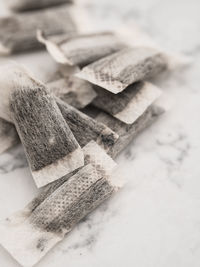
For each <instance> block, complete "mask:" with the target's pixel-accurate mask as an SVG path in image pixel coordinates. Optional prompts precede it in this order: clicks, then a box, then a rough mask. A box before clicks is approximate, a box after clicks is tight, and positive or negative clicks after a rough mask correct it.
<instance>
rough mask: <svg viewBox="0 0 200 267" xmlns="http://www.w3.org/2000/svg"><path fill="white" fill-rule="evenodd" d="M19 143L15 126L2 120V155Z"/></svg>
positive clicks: (0, 122) (0, 129)
mask: <svg viewBox="0 0 200 267" xmlns="http://www.w3.org/2000/svg"><path fill="white" fill-rule="evenodd" d="M18 143H19V137H18V134H17V132H16V129H15V126H14V125H13V124H12V123H10V122H8V121H6V120H4V119H2V118H0V154H1V153H3V152H4V151H6V150H7V149H9V148H11V147H12V146H14V145H16V144H18Z"/></svg>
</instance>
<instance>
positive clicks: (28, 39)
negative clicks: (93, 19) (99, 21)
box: [0, 1, 77, 55]
mask: <svg viewBox="0 0 200 267" xmlns="http://www.w3.org/2000/svg"><path fill="white" fill-rule="evenodd" d="M32 2H34V1H32ZM72 11H73V10H72V8H70V7H68V6H64V7H63V6H62V7H56V8H54V9H51V8H50V9H46V10H42V11H34V12H28V13H23V14H13V15H10V16H8V17H2V18H0V55H8V54H12V53H17V52H24V51H27V50H31V49H39V48H41V47H42V44H41V43H39V42H38V40H37V38H36V31H37V29H42V30H43V31H44V32H45V34H46V35H47V36H49V35H54V34H63V33H69V34H70V33H72V32H76V31H77V22H76V20H75V18H74V16H73V14H74V13H73V12H72Z"/></svg>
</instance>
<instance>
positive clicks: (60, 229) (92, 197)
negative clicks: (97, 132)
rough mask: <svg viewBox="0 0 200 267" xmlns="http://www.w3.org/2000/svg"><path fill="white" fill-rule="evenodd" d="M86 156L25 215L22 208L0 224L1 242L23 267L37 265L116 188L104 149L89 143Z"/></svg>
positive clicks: (110, 162)
mask: <svg viewBox="0 0 200 267" xmlns="http://www.w3.org/2000/svg"><path fill="white" fill-rule="evenodd" d="M94 151H95V154H94ZM85 155H86V156H85V157H86V165H85V166H84V167H83V168H81V169H80V170H79V171H78V172H77V173H76V174H74V175H73V176H71V177H70V178H69V179H67V181H66V182H64V183H63V184H62V185H61V186H59V187H58V188H56V189H55V190H54V191H52V192H51V194H47V195H46V198H44V199H43V200H42V201H41V203H39V205H37V206H35V208H34V210H33V211H31V212H28V209H27V208H25V210H24V215H23V211H21V215H22V219H20V213H18V215H16V216H15V215H12V216H10V217H9V218H7V219H6V220H5V221H4V222H2V223H1V224H0V243H1V244H2V246H3V247H4V248H6V249H7V250H8V252H9V253H10V254H11V255H12V256H13V257H14V258H15V259H16V260H17V261H18V262H19V263H20V264H21V265H22V266H33V265H34V264H36V263H37V262H38V261H39V260H40V259H41V258H42V257H43V256H44V255H45V254H46V253H47V252H48V251H49V250H50V249H51V248H52V247H53V246H55V245H56V244H57V243H58V242H59V241H61V240H62V239H63V238H64V236H65V235H66V234H67V233H68V232H70V231H71V230H72V229H73V228H74V226H75V225H76V224H77V223H78V222H79V221H80V220H81V219H82V218H84V217H85V216H86V215H88V213H90V212H91V211H93V210H94V209H95V208H96V207H97V206H99V205H100V204H101V203H102V202H103V201H104V200H106V199H107V198H109V197H110V196H111V195H112V194H113V193H114V192H116V191H117V189H118V188H119V183H118V181H115V179H114V178H113V177H112V175H111V173H112V170H113V168H114V167H115V166H116V164H115V163H114V162H113V161H112V159H111V158H109V156H108V155H106V153H105V151H103V150H102V149H101V148H99V147H98V146H97V145H96V144H95V143H90V144H88V145H87V146H86V147H85ZM94 155H95V156H96V157H94ZM92 158H94V159H93V160H92V162H91V163H87V162H89V161H90V159H92ZM25 214H26V215H25ZM16 241H17V242H16Z"/></svg>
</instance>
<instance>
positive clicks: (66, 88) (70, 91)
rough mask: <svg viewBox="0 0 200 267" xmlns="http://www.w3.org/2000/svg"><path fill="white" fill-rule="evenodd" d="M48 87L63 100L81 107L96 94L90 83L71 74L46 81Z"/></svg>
mask: <svg viewBox="0 0 200 267" xmlns="http://www.w3.org/2000/svg"><path fill="white" fill-rule="evenodd" d="M47 86H48V89H49V90H50V91H51V92H52V93H53V94H54V95H55V96H57V97H58V98H60V99H62V100H63V101H64V102H66V103H68V104H70V105H72V106H73V107H76V108H78V109H82V108H84V107H86V106H87V105H88V104H90V103H91V102H92V100H94V98H95V97H96V96H97V94H96V93H95V91H94V90H93V88H92V85H91V84H90V83H89V82H87V81H84V80H82V79H79V78H76V77H74V76H72V75H65V77H64V78H59V79H56V80H55V81H52V82H49V83H47Z"/></svg>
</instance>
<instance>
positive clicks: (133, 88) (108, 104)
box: [38, 31, 169, 157]
mask: <svg viewBox="0 0 200 267" xmlns="http://www.w3.org/2000/svg"><path fill="white" fill-rule="evenodd" d="M38 40H39V41H40V42H42V43H43V44H45V45H46V47H47V50H48V51H49V53H50V54H51V56H52V57H53V58H54V59H55V60H56V62H57V63H59V64H62V65H61V66H62V67H60V69H61V72H62V75H63V76H65V75H66V76H67V73H68V69H69V68H70V70H72V69H73V71H71V73H70V75H71V76H73V77H74V78H75V77H76V78H78V79H79V81H80V82H83V81H84V82H85V83H87V84H85V86H86V87H87V88H91V89H93V91H94V92H95V94H96V97H94V99H90V100H91V105H90V106H88V107H86V109H83V111H84V112H86V113H87V112H88V109H91V106H93V110H94V109H96V114H98V113H99V112H100V111H101V114H98V116H97V118H96V120H99V121H101V122H103V123H104V124H106V125H107V126H109V127H110V128H111V129H113V130H114V131H115V132H117V133H118V135H119V140H118V141H117V145H116V144H114V145H113V147H112V148H110V152H108V153H110V155H112V156H113V157H116V156H117V155H118V154H119V153H120V152H121V150H123V148H124V147H126V146H127V145H128V144H129V142H131V140H133V138H134V137H135V136H136V133H138V132H140V131H141V130H142V129H144V128H145V127H147V126H148V125H150V124H151V122H153V121H154V119H156V118H157V117H158V116H159V115H160V114H162V113H163V109H162V107H157V106H155V105H154V103H155V102H156V101H157V99H158V98H159V97H160V95H161V90H160V89H159V88H157V87H156V86H155V85H153V84H151V83H150V82H148V79H149V78H152V77H155V76H157V75H159V74H160V73H161V72H163V71H165V70H167V69H168V68H169V56H168V55H167V54H166V53H164V52H162V51H160V50H159V49H156V48H154V47H151V46H142V45H137V46H133V45H132V46H131V45H130V43H129V44H128V43H127V42H126V41H125V39H124V41H121V39H120V38H119V34H117V33H115V32H97V33H90V34H75V35H73V36H71V37H66V36H65V35H61V36H59V37H58V36H56V37H50V38H48V37H46V36H45V35H44V34H43V33H42V32H41V31H39V32H38ZM74 78H73V79H74ZM68 79H69V78H68ZM53 84H56V81H55V82H53ZM91 89H90V90H91ZM52 92H53V90H52ZM54 92H56V88H54ZM65 100H66V102H68V103H70V104H72V105H75V104H73V103H72V101H70V100H69V99H65ZM88 103H89V101H88ZM87 114H90V113H87ZM120 136H121V137H122V136H123V141H122V140H121V138H120ZM125 136H126V137H125Z"/></svg>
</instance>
